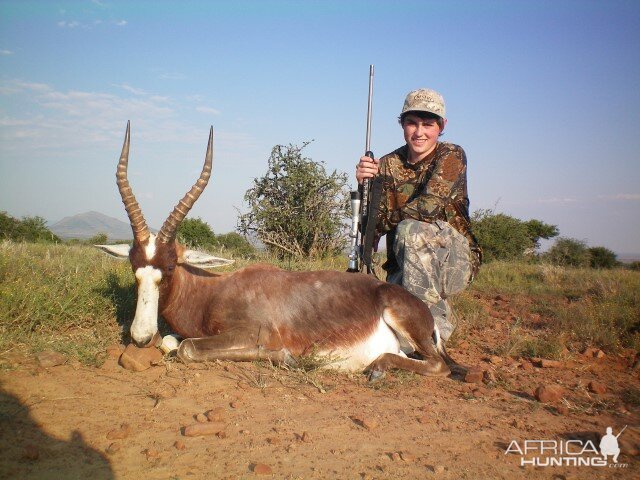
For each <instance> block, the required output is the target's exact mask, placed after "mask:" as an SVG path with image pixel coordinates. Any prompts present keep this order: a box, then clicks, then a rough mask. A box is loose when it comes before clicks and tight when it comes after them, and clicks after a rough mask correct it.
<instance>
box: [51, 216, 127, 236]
mask: <svg viewBox="0 0 640 480" xmlns="http://www.w3.org/2000/svg"><path fill="white" fill-rule="evenodd" d="M49 230H51V231H52V232H53V233H55V234H56V235H58V236H59V237H60V238H62V239H64V240H68V239H71V238H77V239H80V240H85V239H87V238H91V237H93V236H95V235H97V234H99V233H106V234H107V237H108V239H109V241H110V242H112V241H114V240H131V239H132V238H133V233H132V232H131V226H130V225H129V224H128V223H126V222H122V221H120V220H118V219H116V218H113V217H108V216H107V215H104V214H102V213H99V212H85V213H79V214H78V215H74V216H72V217H64V218H63V219H62V220H60V221H59V222H57V223H54V224H53V225H51V226H50V227H49Z"/></svg>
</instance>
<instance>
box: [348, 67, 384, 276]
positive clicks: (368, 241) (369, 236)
mask: <svg viewBox="0 0 640 480" xmlns="http://www.w3.org/2000/svg"><path fill="white" fill-rule="evenodd" d="M372 99H373V65H370V66H369V99H368V103H367V136H366V141H365V152H366V153H365V155H366V156H367V157H369V158H371V159H373V158H374V156H373V152H372V151H371V105H372ZM381 192H382V182H381V180H380V177H376V178H374V179H370V178H368V179H366V180H365V181H364V182H362V185H359V186H358V190H356V191H352V192H351V233H350V234H349V237H350V238H351V251H350V253H349V268H348V269H347V271H348V272H362V271H363V270H364V269H365V268H366V270H367V273H368V274H373V275H375V272H374V271H373V248H374V245H373V244H374V242H375V229H376V221H377V212H378V208H379V204H380V195H381Z"/></svg>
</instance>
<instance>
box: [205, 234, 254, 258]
mask: <svg viewBox="0 0 640 480" xmlns="http://www.w3.org/2000/svg"><path fill="white" fill-rule="evenodd" d="M215 245H216V246H217V247H221V248H224V249H226V250H229V251H230V252H232V253H234V254H236V255H240V256H242V257H251V256H253V255H254V254H255V253H256V249H255V248H254V247H253V245H251V243H249V241H248V240H247V239H246V238H245V237H243V236H242V235H240V234H239V233H236V232H229V233H224V234H222V235H216V239H215Z"/></svg>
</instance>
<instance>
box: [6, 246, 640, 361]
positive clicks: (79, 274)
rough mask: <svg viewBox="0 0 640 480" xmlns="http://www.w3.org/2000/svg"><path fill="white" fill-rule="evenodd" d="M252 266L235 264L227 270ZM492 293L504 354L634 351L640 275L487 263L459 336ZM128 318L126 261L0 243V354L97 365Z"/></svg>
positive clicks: (337, 262) (303, 264) (462, 311)
mask: <svg viewBox="0 0 640 480" xmlns="http://www.w3.org/2000/svg"><path fill="white" fill-rule="evenodd" d="M221 256H224V254H223V255H221ZM261 261H267V262H270V263H275V264H277V265H278V266H280V267H282V268H285V269H290V270H320V269H328V270H338V271H344V270H345V269H346V265H347V259H346V257H344V258H342V257H337V258H331V259H327V260H323V261H320V260H314V261H291V262H288V261H284V262H277V261H274V260H273V259H269V258H266V259H262V260H261ZM254 262H255V261H254V260H247V259H242V258H238V259H236V263H235V264H234V265H232V266H231V267H227V268H226V270H235V269H237V268H240V267H243V266H246V265H249V264H250V263H254ZM498 294H499V295H502V296H505V297H507V298H508V299H509V305H510V308H511V309H512V310H515V311H516V312H517V317H518V318H519V319H522V321H521V322H520V323H518V322H513V325H512V326H511V331H510V335H509V341H508V342H506V343H505V344H504V345H503V346H502V347H501V348H502V349H503V351H504V353H508V354H513V355H525V356H545V357H547V358H556V357H557V356H559V355H560V352H562V351H563V350H564V348H565V347H570V349H571V350H572V351H573V350H577V349H580V348H584V347H585V346H596V347H598V348H602V349H603V350H605V351H615V350H617V349H619V348H621V347H631V348H636V349H640V272H637V271H629V270H621V269H614V270H607V271H598V270H591V269H572V268H558V267H551V266H548V265H543V264H537V265H535V264H525V263H511V262H493V263H490V264H486V265H484V266H483V267H482V269H481V271H480V275H479V276H478V278H477V279H476V281H475V282H474V283H473V285H472V286H471V288H469V289H467V290H466V291H465V292H463V293H461V294H460V295H458V296H456V297H454V299H453V302H454V304H455V307H456V311H457V313H458V315H459V317H460V318H461V324H462V325H461V330H462V331H463V332H464V331H467V332H469V331H476V332H480V333H482V332H483V331H486V329H488V328H491V322H492V321H493V319H491V318H490V317H489V316H488V314H487V313H486V310H485V309H484V304H486V302H487V300H488V299H489V300H490V299H491V298H493V297H494V296H496V295H498ZM483 301H484V303H483ZM134 311H135V291H134V278H133V273H132V272H131V267H130V265H129V263H128V262H126V261H118V260H115V259H112V258H111V257H109V256H107V255H105V254H103V253H101V252H99V251H98V250H96V249H95V248H92V247H89V246H83V245H43V244H21V243H12V242H3V243H0V355H2V354H4V353H7V352H10V351H16V350H19V351H24V352H27V353H34V352H38V351H42V350H45V349H53V350H56V351H59V352H62V353H65V354H68V355H69V356H71V357H73V358H76V359H78V360H80V361H81V362H83V363H87V364H92V363H100V361H101V358H102V357H101V355H103V352H104V349H105V347H106V346H108V345H110V344H113V343H118V342H127V341H128V330H129V326H130V322H131V320H132V318H133V314H134ZM532 314H537V315H540V316H542V317H543V318H544V319H545V321H546V323H545V326H544V329H543V330H542V331H539V330H536V329H535V328H533V327H532V326H531V325H530V324H529V323H528V321H527V320H526V319H528V318H529V317H531V315H532Z"/></svg>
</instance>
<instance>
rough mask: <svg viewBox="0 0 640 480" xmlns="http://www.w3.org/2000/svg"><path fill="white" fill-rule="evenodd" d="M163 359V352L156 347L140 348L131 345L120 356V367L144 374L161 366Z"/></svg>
mask: <svg viewBox="0 0 640 480" xmlns="http://www.w3.org/2000/svg"><path fill="white" fill-rule="evenodd" d="M162 358H163V356H162V352H161V351H160V350H158V349H157V348H155V347H150V348H138V347H136V346H135V345H134V344H133V343H130V344H129V345H127V348H125V349H124V352H122V355H120V365H121V366H122V367H123V368H126V369H127V370H131V371H133V372H142V371H143V370H147V369H148V368H151V367H152V366H153V365H157V364H159V363H160V362H161V361H162Z"/></svg>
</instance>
